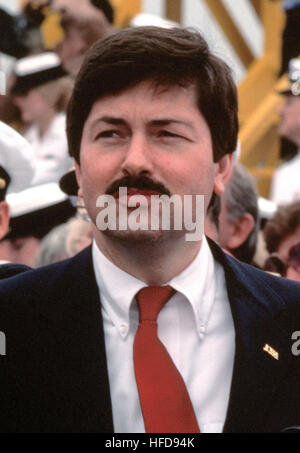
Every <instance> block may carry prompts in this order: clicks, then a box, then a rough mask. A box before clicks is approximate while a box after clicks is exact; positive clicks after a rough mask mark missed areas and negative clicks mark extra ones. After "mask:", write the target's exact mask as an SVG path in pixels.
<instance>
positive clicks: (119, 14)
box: [111, 0, 142, 28]
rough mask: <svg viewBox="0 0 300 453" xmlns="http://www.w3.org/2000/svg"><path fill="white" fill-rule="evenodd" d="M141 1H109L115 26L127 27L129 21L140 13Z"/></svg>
mask: <svg viewBox="0 0 300 453" xmlns="http://www.w3.org/2000/svg"><path fill="white" fill-rule="evenodd" d="M141 2H142V0H111V4H112V5H113V7H114V10H115V26H116V27H117V28H124V27H127V26H128V24H129V22H130V20H131V19H132V18H133V17H134V16H135V15H136V14H138V13H140V12H141Z"/></svg>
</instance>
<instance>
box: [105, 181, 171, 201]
mask: <svg viewBox="0 0 300 453" xmlns="http://www.w3.org/2000/svg"><path fill="white" fill-rule="evenodd" d="M120 187H127V189H130V188H131V187H134V188H135V189H142V190H151V191H153V192H157V193H159V194H161V195H168V196H169V197H171V192H170V191H169V190H168V189H167V188H166V187H165V186H164V185H163V184H162V183H160V182H157V181H153V179H150V178H147V177H145V176H139V177H133V176H124V178H121V179H118V180H117V181H114V182H113V183H112V184H111V185H110V186H109V187H108V189H107V190H106V192H105V193H106V194H107V195H113V194H114V193H115V192H118V191H119V189H120Z"/></svg>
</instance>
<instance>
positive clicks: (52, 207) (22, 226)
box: [0, 183, 76, 267]
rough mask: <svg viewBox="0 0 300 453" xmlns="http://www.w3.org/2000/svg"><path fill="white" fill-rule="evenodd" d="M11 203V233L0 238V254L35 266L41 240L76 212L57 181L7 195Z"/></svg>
mask: <svg viewBox="0 0 300 453" xmlns="http://www.w3.org/2000/svg"><path fill="white" fill-rule="evenodd" d="M7 203H8V205H9V207H10V224H9V231H8V234H6V235H5V236H4V238H3V239H2V240H1V241H0V256H1V257H2V258H3V259H4V260H6V261H10V262H14V263H21V264H26V265H28V266H31V267H34V265H35V260H36V256H37V254H38V252H39V248H40V244H41V240H42V239H43V238H44V237H45V236H46V235H47V234H48V233H49V232H50V231H51V230H52V229H53V228H55V227H56V226H58V225H61V224H63V223H65V222H67V221H68V220H69V219H70V218H71V217H73V216H74V215H75V214H76V208H74V207H73V206H72V205H71V203H70V201H69V200H68V197H67V196H66V195H65V194H64V193H63V192H62V191H61V190H60V189H59V187H58V185H57V184H56V183H50V184H43V185H41V186H35V187H31V188H29V189H26V190H24V191H21V192H18V193H14V194H10V195H8V196H7Z"/></svg>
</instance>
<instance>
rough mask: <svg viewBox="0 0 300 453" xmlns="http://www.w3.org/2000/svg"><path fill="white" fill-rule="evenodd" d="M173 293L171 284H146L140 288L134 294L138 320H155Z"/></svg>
mask: <svg viewBox="0 0 300 453" xmlns="http://www.w3.org/2000/svg"><path fill="white" fill-rule="evenodd" d="M174 293H175V290H174V289H173V288H171V286H147V287H146V288H143V289H141V290H140V291H139V292H138V293H137V295H136V298H137V303H138V307H139V312H140V322H142V321H145V320H148V321H156V320H157V317H158V314H159V312H160V310H161V309H162V307H163V306H164V305H165V304H166V303H167V301H168V300H169V299H170V298H171V297H172V296H173V294H174Z"/></svg>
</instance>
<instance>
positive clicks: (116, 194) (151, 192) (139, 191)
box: [113, 187, 161, 199]
mask: <svg viewBox="0 0 300 453" xmlns="http://www.w3.org/2000/svg"><path fill="white" fill-rule="evenodd" d="M126 189H127V188H126ZM133 195H143V196H144V197H147V198H149V197H151V196H152V195H161V193H160V192H158V191H157V190H150V189H140V188H137V187H130V188H128V189H127V198H128V197H132V196H133ZM113 197H114V198H115V199H119V197H120V192H119V191H116V192H114V193H113Z"/></svg>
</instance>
